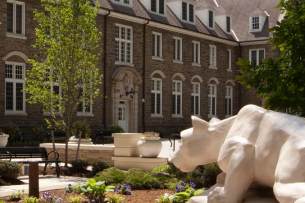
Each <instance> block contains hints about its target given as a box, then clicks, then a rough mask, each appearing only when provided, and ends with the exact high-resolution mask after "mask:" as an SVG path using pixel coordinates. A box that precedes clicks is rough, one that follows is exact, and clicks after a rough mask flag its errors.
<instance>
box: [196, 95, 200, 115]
mask: <svg viewBox="0 0 305 203" xmlns="http://www.w3.org/2000/svg"><path fill="white" fill-rule="evenodd" d="M198 114H199V97H198V96H196V97H195V115H198Z"/></svg>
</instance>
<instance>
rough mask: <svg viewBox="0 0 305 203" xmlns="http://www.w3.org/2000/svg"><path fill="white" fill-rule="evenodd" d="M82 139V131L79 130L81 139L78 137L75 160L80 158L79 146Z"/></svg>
mask: <svg viewBox="0 0 305 203" xmlns="http://www.w3.org/2000/svg"><path fill="white" fill-rule="evenodd" d="M81 139H82V132H79V139H78V145H77V150H76V158H75V160H77V159H78V152H79V146H80V140H81Z"/></svg>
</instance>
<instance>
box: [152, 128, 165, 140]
mask: <svg viewBox="0 0 305 203" xmlns="http://www.w3.org/2000/svg"><path fill="white" fill-rule="evenodd" d="M153 131H155V132H158V133H159V135H160V137H161V138H163V137H165V134H164V132H163V131H162V130H160V129H159V128H154V130H153Z"/></svg>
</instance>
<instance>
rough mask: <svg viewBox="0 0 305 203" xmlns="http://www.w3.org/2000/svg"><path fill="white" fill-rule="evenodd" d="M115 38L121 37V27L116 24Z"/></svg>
mask: <svg viewBox="0 0 305 203" xmlns="http://www.w3.org/2000/svg"><path fill="white" fill-rule="evenodd" d="M115 38H120V27H119V26H115Z"/></svg>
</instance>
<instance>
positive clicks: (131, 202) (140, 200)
mask: <svg viewBox="0 0 305 203" xmlns="http://www.w3.org/2000/svg"><path fill="white" fill-rule="evenodd" d="M45 192H47V191H45ZM45 192H40V193H39V195H40V196H41V195H43V194H44V193H45ZM49 192H51V195H52V196H56V197H58V198H62V199H63V202H68V201H67V198H68V197H69V196H70V195H71V196H75V195H80V194H78V193H75V192H72V193H66V189H59V190H50V191H49ZM131 192H132V195H122V194H118V193H117V192H109V193H108V195H110V194H117V195H119V196H121V197H123V198H125V202H127V203H154V202H155V200H156V199H158V198H159V197H161V196H162V195H164V194H165V193H169V194H171V195H172V194H174V193H175V192H174V190H168V189H151V190H132V191H131ZM1 200H2V201H4V202H16V203H17V202H18V201H9V199H8V197H0V201H1ZM82 200H83V202H89V199H88V198H87V197H86V196H85V195H82Z"/></svg>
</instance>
